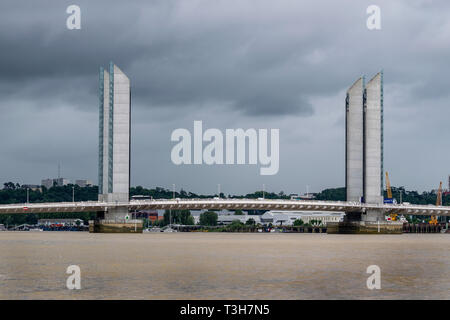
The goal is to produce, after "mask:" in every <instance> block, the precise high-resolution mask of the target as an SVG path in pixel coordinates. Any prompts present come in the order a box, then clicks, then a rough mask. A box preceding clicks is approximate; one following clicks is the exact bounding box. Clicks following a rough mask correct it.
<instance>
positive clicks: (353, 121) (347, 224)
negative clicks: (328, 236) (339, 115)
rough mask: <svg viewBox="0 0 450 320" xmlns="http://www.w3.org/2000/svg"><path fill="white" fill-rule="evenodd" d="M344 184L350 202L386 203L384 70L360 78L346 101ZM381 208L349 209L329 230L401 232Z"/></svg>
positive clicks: (331, 231)
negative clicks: (384, 172) (384, 173)
mask: <svg viewBox="0 0 450 320" xmlns="http://www.w3.org/2000/svg"><path fill="white" fill-rule="evenodd" d="M345 105H346V118H345V119H346V126H345V128H346V129H345V130H346V131H345V149H346V151H345V157H346V159H345V187H346V193H347V201H353V202H359V201H361V202H363V203H368V204H377V205H382V204H383V72H379V73H378V74H376V75H375V76H374V77H373V78H372V79H371V80H370V81H369V82H368V83H367V84H365V81H364V77H361V78H359V79H358V80H356V82H355V83H354V84H353V85H352V86H351V87H350V88H349V89H348V91H347V96H346V100H345ZM401 228H402V225H398V224H395V223H389V224H388V223H387V222H385V219H384V212H383V211H382V210H377V209H371V210H367V211H364V210H363V211H362V212H347V213H346V215H345V219H344V222H342V223H336V224H331V225H330V226H329V233H401V231H402V230H401Z"/></svg>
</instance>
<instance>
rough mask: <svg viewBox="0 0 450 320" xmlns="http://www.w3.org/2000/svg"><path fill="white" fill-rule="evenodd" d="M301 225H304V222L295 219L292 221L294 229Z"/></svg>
mask: <svg viewBox="0 0 450 320" xmlns="http://www.w3.org/2000/svg"><path fill="white" fill-rule="evenodd" d="M303 224H304V222H303V220H302V219H296V220H295V221H294V227H299V226H302V225H303Z"/></svg>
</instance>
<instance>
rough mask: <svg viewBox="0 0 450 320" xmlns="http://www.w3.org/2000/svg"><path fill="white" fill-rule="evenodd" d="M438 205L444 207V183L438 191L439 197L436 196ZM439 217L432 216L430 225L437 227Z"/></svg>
mask: <svg viewBox="0 0 450 320" xmlns="http://www.w3.org/2000/svg"><path fill="white" fill-rule="evenodd" d="M436 205H437V206H442V181H441V183H440V184H439V189H438V191H437V195H436ZM437 223H438V222H437V216H436V215H432V216H431V219H430V224H431V225H433V226H435V225H437Z"/></svg>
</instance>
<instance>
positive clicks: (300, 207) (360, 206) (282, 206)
mask: <svg viewBox="0 0 450 320" xmlns="http://www.w3.org/2000/svg"><path fill="white" fill-rule="evenodd" d="M117 207H128V209H129V210H131V211H134V210H156V209H191V210H203V209H217V210H222V209H230V210H234V209H243V210H280V211H343V212H359V211H366V210H368V209H377V210H382V211H383V212H386V213H390V212H396V213H401V214H407V215H438V216H448V215H450V206H433V205H403V204H383V205H374V204H364V203H359V202H347V201H309V200H270V199H155V200H131V201H130V202H123V203H121V202H118V203H106V202H99V201H85V202H51V203H49V202H47V203H26V204H23V203H20V204H8V205H0V214H14V213H16V214H20V213H40V212H49V213H51V212H96V211H108V210H109V209H112V208H117Z"/></svg>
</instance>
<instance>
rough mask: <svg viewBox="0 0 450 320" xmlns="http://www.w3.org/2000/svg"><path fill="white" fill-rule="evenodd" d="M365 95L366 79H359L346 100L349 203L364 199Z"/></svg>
mask: <svg viewBox="0 0 450 320" xmlns="http://www.w3.org/2000/svg"><path fill="white" fill-rule="evenodd" d="M363 93H364V78H359V79H358V80H357V81H356V82H355V83H354V84H353V85H352V86H351V87H350V89H348V91H347V98H346V100H345V106H346V117H345V141H346V145H345V160H346V161H345V185H346V192H347V201H355V202H359V201H361V198H362V197H363V143H364V141H363V125H364V117H363Z"/></svg>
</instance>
